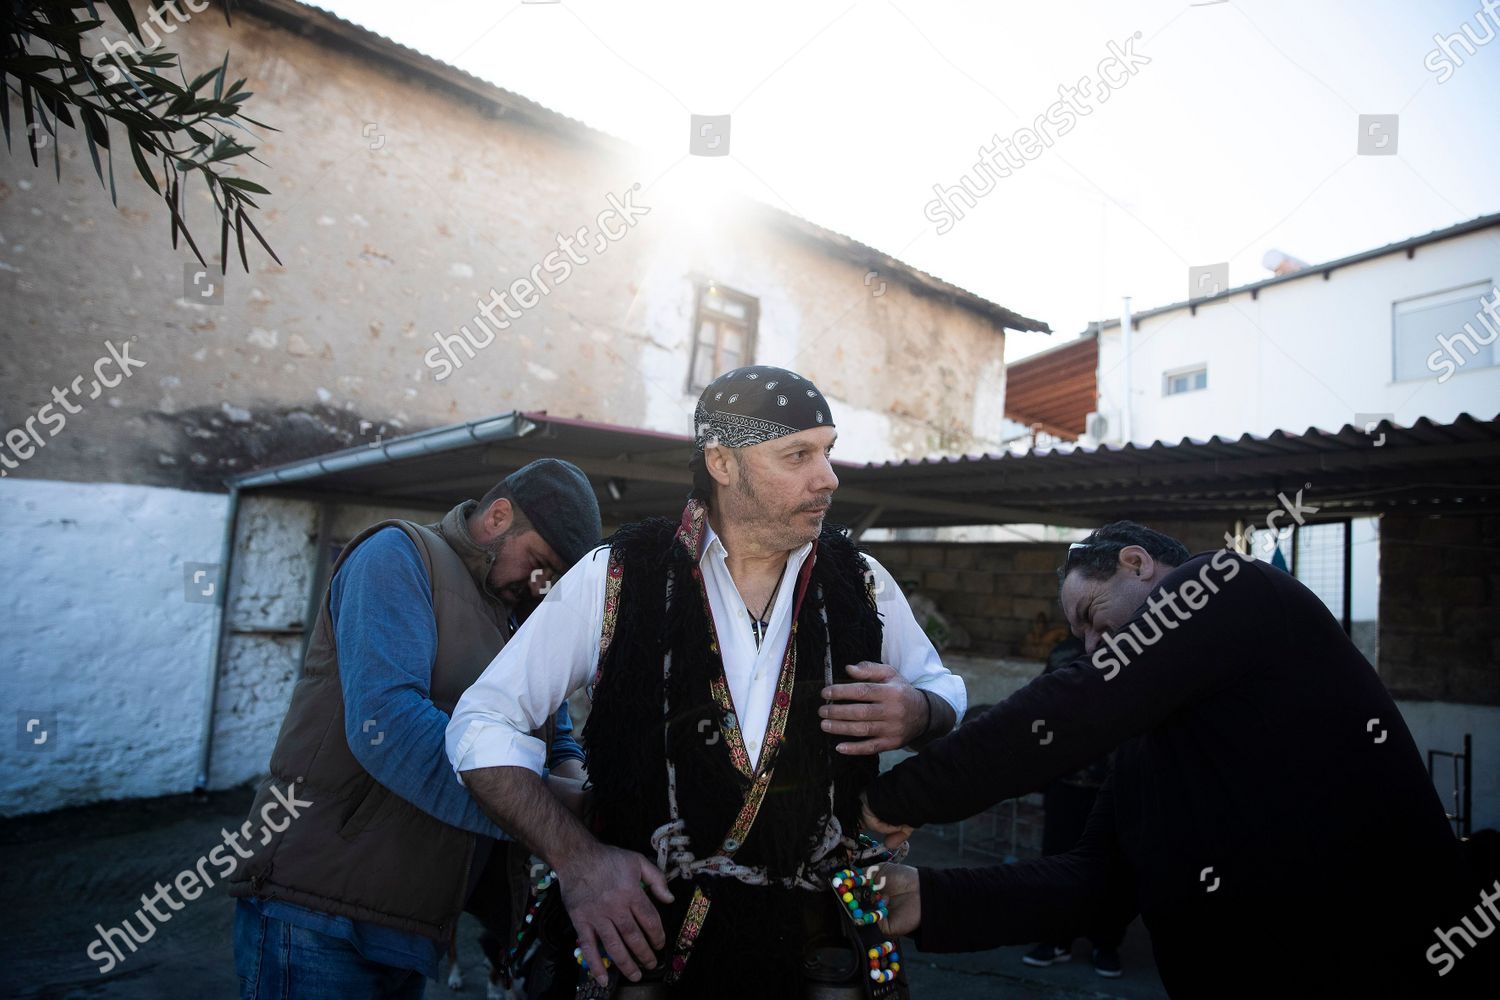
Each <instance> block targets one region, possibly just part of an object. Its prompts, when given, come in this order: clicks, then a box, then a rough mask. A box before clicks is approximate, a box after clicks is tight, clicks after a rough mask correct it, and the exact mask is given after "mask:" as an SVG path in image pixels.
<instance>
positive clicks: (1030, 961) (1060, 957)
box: [1021, 944, 1073, 968]
mask: <svg viewBox="0 0 1500 1000" xmlns="http://www.w3.org/2000/svg"><path fill="white" fill-rule="evenodd" d="M1072 960H1073V950H1072V949H1071V948H1060V947H1058V946H1057V945H1055V944H1039V945H1037V946H1036V947H1035V948H1033V949H1031V950H1030V951H1028V952H1027V953H1026V954H1024V955H1022V956H1021V961H1023V962H1025V963H1026V964H1027V965H1035V966H1037V967H1039V968H1045V967H1047V966H1049V965H1053V964H1055V963H1058V962H1071V961H1072Z"/></svg>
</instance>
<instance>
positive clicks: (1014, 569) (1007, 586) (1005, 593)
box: [865, 521, 1224, 656]
mask: <svg viewBox="0 0 1500 1000" xmlns="http://www.w3.org/2000/svg"><path fill="white" fill-rule="evenodd" d="M1150 526H1151V527H1152V528H1155V529H1156V530H1158V531H1162V532H1165V533H1166V534H1169V535H1171V536H1172V537H1174V538H1177V539H1178V540H1180V541H1181V542H1182V543H1183V544H1184V545H1186V546H1187V547H1188V551H1189V552H1202V551H1205V550H1208V549H1212V548H1216V547H1218V546H1221V545H1223V544H1224V539H1223V533H1224V528H1223V526H1221V525H1219V524H1218V523H1217V522H1208V521H1175V522H1169V521H1162V522H1153V523H1152V524H1151V525H1150ZM865 548H867V549H869V551H870V553H871V554H872V555H874V556H875V558H876V559H878V560H880V563H881V565H883V566H885V568H886V569H888V570H890V571H891V574H892V575H893V576H895V578H896V579H897V580H898V581H899V582H900V583H901V584H902V587H903V588H904V589H906V590H907V591H908V592H910V591H911V590H913V589H915V590H917V591H920V592H921V593H923V594H925V595H926V596H928V597H930V598H932V600H933V601H935V602H936V603H937V606H938V610H939V611H941V612H942V613H943V614H944V615H945V616H947V617H948V618H949V619H950V620H952V621H954V622H956V623H957V624H958V625H960V626H962V627H963V629H964V631H966V632H967V633H968V634H969V639H970V645H969V647H968V650H969V651H970V652H973V653H975V654H979V655H985V656H1016V655H1018V654H1019V653H1020V643H1021V640H1022V639H1024V638H1025V637H1026V634H1027V633H1028V632H1030V631H1031V629H1032V627H1033V626H1034V625H1035V623H1036V616H1037V615H1038V614H1045V615H1046V616H1047V619H1048V622H1049V624H1050V625H1053V626H1055V625H1062V626H1066V625H1067V622H1066V621H1065V620H1064V618H1063V614H1062V608H1061V607H1060V606H1059V605H1058V603H1057V568H1058V567H1059V566H1061V565H1062V562H1063V559H1064V558H1065V557H1066V556H1067V553H1068V543H1066V542H1035V543H1027V542H995V543H987V542H980V543H974V542H872V543H869V544H868V545H866V546H865Z"/></svg>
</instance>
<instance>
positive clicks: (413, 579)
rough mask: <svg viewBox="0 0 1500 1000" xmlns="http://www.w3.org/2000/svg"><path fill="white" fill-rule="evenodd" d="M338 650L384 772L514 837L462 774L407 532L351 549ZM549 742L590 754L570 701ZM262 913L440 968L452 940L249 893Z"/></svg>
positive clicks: (411, 798) (375, 766) (364, 734)
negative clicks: (452, 761)
mask: <svg viewBox="0 0 1500 1000" xmlns="http://www.w3.org/2000/svg"><path fill="white" fill-rule="evenodd" d="M328 607H329V613H330V617H331V623H332V625H333V631H334V637H335V639H336V641H337V643H338V651H339V679H340V682H341V683H342V685H343V692H344V717H345V730H344V733H345V738H346V739H348V741H349V749H350V751H351V752H352V753H353V754H354V757H355V759H356V760H358V761H359V763H360V765H361V766H362V767H364V769H365V770H366V771H368V772H369V773H370V775H371V777H373V778H374V779H375V780H376V781H378V782H380V784H382V785H384V786H385V787H386V788H388V789H390V790H391V791H392V792H395V793H396V794H397V795H399V796H401V797H402V798H403V799H406V800H407V801H408V802H410V803H412V804H413V805H415V806H417V807H418V808H419V809H421V810H422V811H423V812H426V813H427V814H429V815H431V816H433V817H435V818H436V819H439V820H441V821H442V822H444V823H447V824H449V825H451V826H456V827H459V828H460V829H463V830H468V831H469V832H471V833H476V834H479V835H480V836H484V837H491V838H494V839H496V840H509V839H510V837H509V836H508V835H507V834H506V833H505V831H504V830H502V829H500V827H498V826H496V825H495V824H494V823H493V822H492V821H491V820H490V819H489V817H487V816H485V815H484V813H483V811H482V810H480V808H479V805H478V803H477V802H475V801H474V797H473V796H472V795H470V794H469V792H468V790H467V789H466V788H464V787H463V786H462V785H460V784H458V783H457V782H455V781H454V780H453V777H452V769H451V768H450V767H449V764H448V757H447V751H446V749H445V747H444V744H443V734H444V731H445V730H446V729H447V726H448V716H447V714H446V713H444V712H443V710H442V709H440V708H438V707H437V706H436V705H434V704H433V703H432V698H431V684H432V664H433V660H434V658H435V657H436V656H437V619H436V616H435V614H434V612H433V608H432V580H431V578H430V577H429V576H428V573H427V567H426V566H425V565H424V564H423V563H422V557H421V554H420V553H418V552H417V547H416V546H415V545H414V544H413V543H412V541H411V539H410V538H408V537H407V536H406V533H405V532H403V531H402V530H401V529H399V528H394V527H392V528H385V529H383V530H381V531H377V532H376V533H375V534H373V535H371V536H370V537H369V538H367V539H365V541H364V542H363V543H361V544H360V546H359V547H358V548H357V549H355V550H354V552H353V553H351V554H350V555H349V558H347V559H345V560H344V562H343V565H341V566H340V567H339V570H338V572H337V573H335V574H334V577H333V581H332V582H331V583H330V584H329V588H328ZM555 721H556V734H555V736H554V737H553V740H552V745H551V747H549V753H548V763H549V765H550V766H552V767H556V766H557V765H558V764H560V763H561V762H563V761H565V760H579V761H581V760H583V751H582V749H581V748H580V747H579V746H578V742H577V741H576V740H575V739H574V738H573V721H572V718H571V716H570V715H569V713H568V704H567V702H563V704H562V707H561V708H559V709H558V710H557V715H556V717H555ZM241 903H242V904H243V905H249V906H251V907H253V908H254V909H256V910H257V911H258V912H259V914H260V915H262V916H266V917H270V918H272V919H275V920H281V921H285V922H286V923H289V924H293V925H295V926H298V927H303V928H306V929H309V930H314V931H318V932H319V933H323V934H327V935H330V936H332V937H336V938H339V939H341V940H344V941H348V942H349V943H350V944H352V945H353V946H354V947H355V948H357V949H358V950H359V952H360V954H361V955H363V956H364V957H365V958H366V959H367V960H369V961H371V962H378V963H380V964H383V965H391V966H395V967H397V968H404V969H413V970H415V971H417V972H421V973H422V974H424V975H426V976H427V977H428V978H430V979H436V978H437V970H438V961H439V959H440V958H441V956H442V953H443V950H444V948H445V945H443V944H440V943H438V942H435V941H433V940H431V939H430V938H425V937H422V936H421V935H419V934H408V933H406V932H404V931H398V930H394V929H392V928H389V927H383V926H381V925H379V924H372V923H368V922H363V921H356V920H351V919H349V918H348V917H341V916H334V915H333V914H328V913H321V912H318V911H316V910H310V909H308V908H306V907H301V906H296V905H294V904H291V903H286V902H282V901H279V900H258V899H244V900H241Z"/></svg>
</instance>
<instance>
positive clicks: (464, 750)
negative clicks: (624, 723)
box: [447, 525, 968, 774]
mask: <svg viewBox="0 0 1500 1000" xmlns="http://www.w3.org/2000/svg"><path fill="white" fill-rule="evenodd" d="M705 528H706V533H705V536H704V546H703V555H702V556H701V558H700V559H699V562H698V566H699V569H700V570H701V571H702V573H703V580H704V583H705V584H706V588H707V591H708V604H709V607H710V608H711V609H712V611H713V617H714V624H715V627H716V629H717V631H718V636H719V650H720V653H721V654H722V656H723V661H724V676H725V679H726V680H727V681H728V682H729V694H730V698H731V699H732V700H733V702H734V709H735V714H736V715H737V716H738V717H739V724H740V730H741V732H742V733H743V735H744V739H745V749H746V751H747V752H748V753H749V755H750V759H751V760H752V761H754V760H758V759H759V757H760V750H761V743H762V741H763V740H764V739H765V734H766V725H767V723H768V722H769V721H770V716H771V699H772V697H773V696H774V695H775V693H776V679H777V676H778V674H779V673H780V671H781V657H782V654H783V653H784V652H785V650H786V643H787V638H788V637H789V636H790V635H791V629H792V601H793V598H794V597H795V591H796V581H797V574H798V571H799V570H800V569H801V567H802V563H803V562H804V561H805V560H806V559H807V555H808V553H809V552H811V551H812V543H811V542H809V543H808V544H806V545H803V546H802V547H801V548H799V549H796V550H795V551H793V552H792V553H791V554H790V555H789V556H788V557H787V563H786V568H785V569H784V570H783V575H782V582H781V586H780V587H779V588H778V589H777V591H776V598H775V601H774V602H773V605H772V608H771V613H770V617H769V618H768V619H767V622H768V627H767V630H766V634H765V636H764V637H763V639H762V641H761V644H760V645H759V646H757V645H756V642H755V634H754V631H753V630H752V628H751V617H750V613H749V610H748V609H747V608H746V607H745V602H744V600H743V599H742V598H741V597H740V592H739V590H738V589H737V588H736V587H735V585H734V579H733V578H732V577H731V576H730V575H729V565H728V562H727V556H728V553H727V552H726V551H725V549H724V544H723V542H721V541H720V540H719V537H718V535H717V534H715V532H714V530H713V528H712V527H708V526H706V525H705ZM864 558H865V561H866V562H867V563H868V564H869V567H870V572H871V574H872V584H873V586H874V588H875V595H876V596H875V603H876V608H877V610H878V611H879V612H880V616H881V619H882V622H881V624H882V638H881V643H880V659H881V662H883V663H888V664H890V665H891V666H893V667H895V668H896V669H897V670H898V671H900V673H901V676H902V677H904V678H906V680H907V681H909V682H911V683H912V684H914V685H915V686H917V687H919V688H923V689H925V690H927V691H930V692H931V693H932V694H934V695H936V696H938V697H939V698H942V699H943V700H944V701H946V702H947V703H948V704H949V705H951V706H952V707H953V711H954V715H955V717H956V718H960V719H961V718H963V714H964V709H965V708H966V707H967V705H968V694H967V692H966V690H965V688H964V682H963V679H962V678H960V677H956V676H954V675H953V674H952V673H950V672H949V671H948V668H947V667H944V666H943V664H942V661H941V660H939V659H938V654H937V650H935V649H933V647H932V642H931V641H930V640H929V639H928V638H927V633H926V632H924V631H923V630H922V628H921V626H920V625H918V624H917V621H916V619H915V618H913V617H912V613H911V606H910V605H909V604H907V603H906V597H905V595H903V594H902V593H901V588H900V587H899V586H897V584H896V581H895V580H894V579H893V578H892V577H891V575H890V573H888V572H887V571H886V569H885V567H883V566H881V565H880V564H879V563H878V562H876V561H875V560H874V559H873V558H871V557H870V556H868V555H866V556H865V557H864ZM608 565H609V549H608V548H605V547H602V546H601V547H600V548H597V549H595V550H594V551H593V552H590V553H589V554H588V555H586V556H584V557H583V558H582V559H580V560H579V561H578V564H577V565H576V566H574V567H573V568H572V569H570V570H569V571H568V572H567V573H566V574H564V575H563V577H562V579H560V580H558V581H557V582H556V583H554V584H553V585H552V588H551V590H549V591H548V593H547V596H546V597H545V598H544V599H543V600H542V602H541V604H540V605H538V606H537V608H536V610H535V611H533V612H532V613H531V617H529V618H528V619H527V620H526V624H525V625H523V626H521V628H520V630H519V631H518V632H516V634H515V635H514V636H512V637H511V639H510V641H509V642H507V643H506V644H505V648H504V649H502V650H501V651H500V652H499V654H498V655H496V657H495V659H494V660H493V661H491V663H490V665H489V666H488V667H486V668H485V670H484V673H483V674H481V675H480V677H479V679H478V680H477V681H475V682H474V685H473V686H472V687H470V688H469V689H468V690H467V691H465V692H464V694H463V697H462V698H460V699H459V701H458V705H457V706H456V707H455V708H454V711H453V718H452V720H450V721H449V723H448V731H447V745H448V758H449V760H451V761H452V762H453V769H454V771H455V772H460V771H471V770H474V769H475V768H481V767H501V766H514V767H528V768H530V769H531V770H533V771H535V772H536V773H537V774H541V773H542V767H543V764H544V763H545V761H546V756H547V748H546V746H545V745H544V744H543V743H542V741H541V740H538V739H535V738H534V737H532V736H531V735H530V733H531V731H532V730H534V729H539V728H540V727H541V726H542V725H543V724H544V723H545V722H546V720H548V719H550V718H551V717H552V716H553V715H554V714H555V713H556V712H557V709H558V707H559V706H560V705H561V704H562V703H563V701H564V700H565V699H566V698H567V697H568V695H569V694H570V693H572V692H573V691H576V690H578V689H579V688H580V687H582V686H584V685H585V684H588V683H591V682H592V680H593V677H594V672H595V669H596V668H597V666H598V662H599V635H600V632H601V631H602V629H603V627H604V592H605V583H606V577H607V573H608ZM684 583H685V584H687V585H686V586H679V588H678V590H677V595H678V598H679V599H681V598H684V597H687V598H692V596H693V595H692V590H691V589H689V588H690V586H691V581H684ZM845 665H846V666H847V664H845ZM809 666H811V667H812V669H816V670H818V671H819V672H820V673H821V672H822V669H823V665H822V664H815V665H801V664H799V668H800V669H808V667H809ZM660 721H661V720H660V718H659V717H658V718H653V719H649V720H642V723H643V724H650V725H658V724H660Z"/></svg>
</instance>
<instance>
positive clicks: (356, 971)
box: [234, 906, 427, 1000]
mask: <svg viewBox="0 0 1500 1000" xmlns="http://www.w3.org/2000/svg"><path fill="white" fill-rule="evenodd" d="M234 971H235V972H236V973H237V974H238V975H239V978H240V1000H346V998H360V1000H363V998H366V997H369V998H372V1000H376V998H378V1000H420V997H421V996H422V991H423V990H424V989H425V988H426V986H427V980H426V977H424V976H423V975H422V974H421V973H420V972H413V971H411V970H409V969H396V968H392V967H391V966H389V965H378V964H376V963H374V962H370V961H368V960H366V959H365V958H364V956H362V955H361V954H360V953H359V951H358V950H356V949H355V947H354V946H353V945H352V944H350V943H349V942H347V941H343V940H340V939H339V938H336V937H331V936H329V935H327V934H320V933H318V932H317V931H312V930H308V929H306V928H303V927H297V926H294V925H293V924H289V923H287V922H286V921H284V920H277V919H276V918H275V917H267V916H265V915H264V914H260V913H257V912H255V911H254V910H253V909H251V908H248V907H243V906H236V907H235V912H234Z"/></svg>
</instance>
